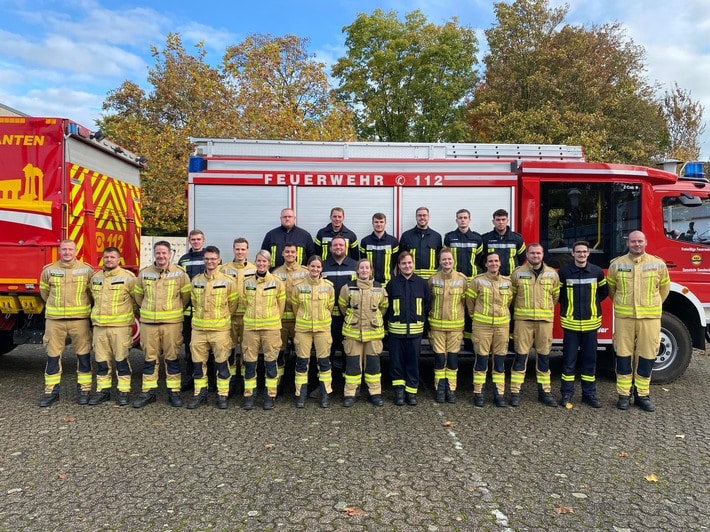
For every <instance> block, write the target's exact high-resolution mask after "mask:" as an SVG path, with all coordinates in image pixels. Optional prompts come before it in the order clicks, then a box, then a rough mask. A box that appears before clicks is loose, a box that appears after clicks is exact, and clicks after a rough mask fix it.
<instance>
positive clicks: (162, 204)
mask: <svg viewBox="0 0 710 532" xmlns="http://www.w3.org/2000/svg"><path fill="white" fill-rule="evenodd" d="M306 42H307V41H305V40H302V39H299V38H297V37H292V36H287V37H284V38H280V39H273V38H269V37H262V36H256V37H247V39H246V40H245V41H244V42H243V43H242V44H240V45H238V46H235V47H230V48H228V49H227V50H226V53H225V55H224V63H223V64H222V65H221V66H220V67H218V68H215V67H212V66H210V65H209V64H208V63H207V62H206V51H205V49H204V46H203V45H202V44H198V45H197V46H196V53H195V54H190V53H188V52H187V51H186V50H185V48H184V46H183V44H182V40H181V38H180V36H179V35H177V34H171V35H169V36H168V38H167V42H166V46H165V48H164V49H162V50H158V49H157V48H155V47H154V48H152V54H153V58H154V59H155V65H154V66H152V67H150V68H149V71H148V79H147V81H148V84H149V85H150V86H151V88H152V89H151V91H150V92H149V93H146V92H145V91H144V90H143V89H142V88H140V87H139V86H138V85H137V84H136V83H134V82H131V81H126V82H124V83H123V84H122V85H121V86H120V87H119V88H117V89H115V90H113V91H111V92H110V93H109V95H108V97H107V99H106V101H105V102H104V105H103V109H104V112H105V114H104V115H103V116H102V118H101V120H100V121H99V126H100V127H101V129H102V130H103V131H104V132H105V134H106V135H107V136H109V137H110V138H111V139H112V140H114V141H116V142H118V143H120V144H123V145H125V146H126V147H128V148H129V149H131V151H134V152H137V153H140V154H142V155H145V156H146V157H147V158H148V161H149V162H148V166H147V168H146V169H145V171H144V172H143V173H142V185H143V225H144V228H145V231H144V232H145V233H146V234H166V233H168V234H169V233H173V234H179V233H184V232H185V230H186V228H187V205H186V194H185V190H186V185H187V182H186V175H187V162H188V158H189V155H190V152H191V146H190V143H189V141H188V137H235V138H257V139H266V138H269V139H271V138H276V139H280V138H291V139H298V140H305V139H313V138H319V139H321V140H348V139H352V138H354V129H353V126H352V115H351V114H350V113H349V112H348V111H347V110H346V109H344V108H343V107H342V105H341V104H340V103H339V102H337V101H336V99H335V97H334V96H332V95H331V93H330V90H329V88H328V86H327V83H326V76H325V74H324V73H323V69H324V66H323V65H322V64H320V63H317V62H315V61H314V60H313V59H311V58H309V57H308V56H307V55H306V54H305V53H304V52H303V50H304V49H305V45H306ZM242 59H244V62H243V63H242V62H240V61H242ZM257 65H258V69H257V68H256V66H257ZM288 73H293V75H292V76H291V77H289V76H288ZM274 88H276V89H274ZM294 95H296V96H297V99H296V100H294V99H293V98H294ZM299 98H300V99H299Z"/></svg>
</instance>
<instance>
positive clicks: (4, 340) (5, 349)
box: [0, 331, 15, 355]
mask: <svg viewBox="0 0 710 532" xmlns="http://www.w3.org/2000/svg"><path fill="white" fill-rule="evenodd" d="M13 337H14V333H13V331H0V355H4V354H5V353H9V352H10V351H12V350H13V349H15V342H14V341H13Z"/></svg>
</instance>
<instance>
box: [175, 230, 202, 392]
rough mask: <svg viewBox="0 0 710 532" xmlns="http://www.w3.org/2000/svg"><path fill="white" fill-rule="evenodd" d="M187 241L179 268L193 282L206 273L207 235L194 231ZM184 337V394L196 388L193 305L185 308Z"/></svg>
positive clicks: (190, 233) (188, 235) (179, 261)
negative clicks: (192, 341) (193, 377)
mask: <svg viewBox="0 0 710 532" xmlns="http://www.w3.org/2000/svg"><path fill="white" fill-rule="evenodd" d="M187 241H188V243H189V244H190V249H189V250H188V251H187V253H185V254H184V255H183V256H182V257H180V258H179V259H178V266H180V267H181V268H183V269H184V270H185V271H186V272H187V275H188V277H189V278H190V279H191V280H192V279H193V278H194V277H195V276H196V275H199V274H201V273H202V272H204V271H205V249H204V247H205V234H204V233H203V232H202V231H201V230H200V229H193V230H192V231H190V232H189V233H188V234H187ZM182 336H183V342H184V344H185V373H183V379H182V386H181V388H180V389H181V390H182V391H183V392H185V391H187V390H191V389H192V388H193V386H194V383H193V380H192V374H193V373H194V372H195V366H194V365H193V362H192V353H191V352H190V340H191V337H192V305H188V306H187V308H185V318H184V320H183V324H182Z"/></svg>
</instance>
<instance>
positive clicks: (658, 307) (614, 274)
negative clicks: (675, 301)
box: [607, 253, 671, 319]
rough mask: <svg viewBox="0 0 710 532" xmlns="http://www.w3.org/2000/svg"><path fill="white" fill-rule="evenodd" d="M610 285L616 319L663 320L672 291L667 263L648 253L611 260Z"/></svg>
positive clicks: (608, 279)
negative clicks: (666, 301) (664, 306)
mask: <svg viewBox="0 0 710 532" xmlns="http://www.w3.org/2000/svg"><path fill="white" fill-rule="evenodd" d="M607 283H608V285H609V296H610V297H611V299H612V301H613V303H614V316H615V317H616V318H634V319H639V318H660V317H661V314H662V312H663V302H664V301H665V300H666V298H667V297H668V294H669V293H670V288H671V279H670V277H669V275H668V268H667V267H666V263H665V262H664V261H663V259H661V258H659V257H656V256H655V255H649V254H648V253H644V254H643V255H641V256H640V257H637V258H635V259H634V258H632V257H631V255H630V254H628V253H627V254H626V255H622V256H621V257H617V258H615V259H614V260H612V261H611V264H610V265H609V270H608V271H607Z"/></svg>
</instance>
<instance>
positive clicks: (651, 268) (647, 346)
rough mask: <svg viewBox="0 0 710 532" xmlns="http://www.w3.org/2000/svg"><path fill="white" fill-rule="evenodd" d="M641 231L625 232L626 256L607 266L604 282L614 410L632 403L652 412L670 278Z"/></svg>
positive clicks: (666, 269) (663, 264)
mask: <svg viewBox="0 0 710 532" xmlns="http://www.w3.org/2000/svg"><path fill="white" fill-rule="evenodd" d="M647 244H648V242H647V241H646V235H644V234H643V233H642V232H641V231H632V232H631V233H630V234H629V239H628V244H627V245H628V248H629V252H628V253H627V254H626V255H622V256H621V257H617V258H616V259H614V260H613V261H611V264H610V265H609V271H608V272H607V283H608V284H609V297H611V299H612V302H613V304H614V350H615V351H616V391H617V393H618V394H619V400H618V401H617V403H616V407H617V408H618V409H619V410H628V409H629V399H630V395H631V390H632V387H635V400H634V403H635V404H636V405H637V406H639V407H640V408H641V409H642V410H644V411H646V412H653V411H654V410H655V408H654V406H653V403H652V402H651V398H650V397H649V385H650V384H651V371H652V370H653V363H654V362H655V360H656V355H657V354H658V348H659V345H660V338H661V315H662V313H663V302H664V301H665V300H666V298H667V297H668V294H669V292H670V277H669V276H668V268H667V267H666V263H665V262H664V261H663V259H661V258H659V257H656V256H654V255H650V254H648V253H646V246H647Z"/></svg>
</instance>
